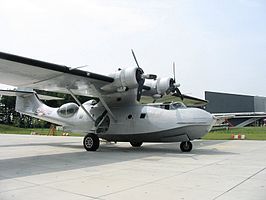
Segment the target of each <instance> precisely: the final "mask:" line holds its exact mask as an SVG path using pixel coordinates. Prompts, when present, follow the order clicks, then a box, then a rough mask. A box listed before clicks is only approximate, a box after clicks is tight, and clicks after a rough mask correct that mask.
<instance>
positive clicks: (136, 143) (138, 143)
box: [130, 142, 143, 147]
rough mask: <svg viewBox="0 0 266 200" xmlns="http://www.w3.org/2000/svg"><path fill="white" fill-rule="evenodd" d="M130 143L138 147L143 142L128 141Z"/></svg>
mask: <svg viewBox="0 0 266 200" xmlns="http://www.w3.org/2000/svg"><path fill="white" fill-rule="evenodd" d="M130 144H131V146H132V147H140V146H141V145H142V144H143V142H130Z"/></svg>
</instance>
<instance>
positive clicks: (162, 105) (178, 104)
mask: <svg viewBox="0 0 266 200" xmlns="http://www.w3.org/2000/svg"><path fill="white" fill-rule="evenodd" d="M149 105H150V106H154V107H158V108H161V109H165V110H177V109H183V108H186V106H185V104H183V103H182V102H172V103H159V104H149Z"/></svg>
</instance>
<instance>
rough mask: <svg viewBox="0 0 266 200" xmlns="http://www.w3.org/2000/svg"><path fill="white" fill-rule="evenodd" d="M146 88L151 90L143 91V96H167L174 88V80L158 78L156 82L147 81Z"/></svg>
mask: <svg viewBox="0 0 266 200" xmlns="http://www.w3.org/2000/svg"><path fill="white" fill-rule="evenodd" d="M145 85H146V86H149V87H150V88H151V89H150V90H149V91H145V92H144V93H143V94H144V95H149V96H153V95H161V96H162V95H165V94H169V93H170V92H171V91H172V89H173V87H175V86H174V80H173V79H172V78H168V77H165V78H158V79H157V80H149V81H147V83H145Z"/></svg>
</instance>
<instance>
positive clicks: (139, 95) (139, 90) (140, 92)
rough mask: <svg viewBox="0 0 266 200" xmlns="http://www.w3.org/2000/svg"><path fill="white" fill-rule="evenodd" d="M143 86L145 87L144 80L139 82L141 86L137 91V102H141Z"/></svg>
mask: <svg viewBox="0 0 266 200" xmlns="http://www.w3.org/2000/svg"><path fill="white" fill-rule="evenodd" d="M143 86H144V79H143V80H141V81H140V82H139V86H138V90H137V101H140V98H141V95H142V90H143Z"/></svg>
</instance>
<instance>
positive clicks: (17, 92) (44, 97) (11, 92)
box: [0, 90, 63, 100]
mask: <svg viewBox="0 0 266 200" xmlns="http://www.w3.org/2000/svg"><path fill="white" fill-rule="evenodd" d="M31 94H37V93H36V92H34V91H22V90H0V95H3V96H28V95H31ZM37 96H38V97H39V99H41V100H63V98H59V97H54V96H48V95H42V94H37Z"/></svg>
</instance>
